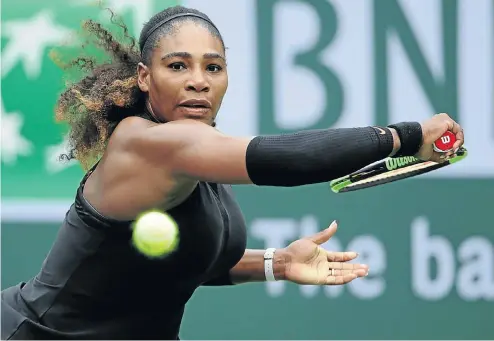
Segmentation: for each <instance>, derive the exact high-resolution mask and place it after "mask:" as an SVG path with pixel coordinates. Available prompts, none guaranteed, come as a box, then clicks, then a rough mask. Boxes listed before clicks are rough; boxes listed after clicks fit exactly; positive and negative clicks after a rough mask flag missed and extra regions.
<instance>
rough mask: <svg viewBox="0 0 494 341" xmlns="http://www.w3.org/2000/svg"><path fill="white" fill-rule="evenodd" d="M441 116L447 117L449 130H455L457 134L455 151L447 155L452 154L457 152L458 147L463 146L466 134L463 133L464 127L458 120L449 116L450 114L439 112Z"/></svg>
mask: <svg viewBox="0 0 494 341" xmlns="http://www.w3.org/2000/svg"><path fill="white" fill-rule="evenodd" d="M439 116H441V117H444V118H445V122H446V123H447V125H448V130H449V131H451V132H453V133H454V134H455V136H456V142H455V143H454V145H453V151H451V152H448V153H446V156H451V155H452V154H454V153H455V152H456V150H457V149H458V148H460V147H461V146H463V144H464V143H465V135H464V133H463V128H462V127H461V126H460V125H459V124H458V123H457V122H455V121H454V120H453V119H452V118H451V117H449V115H448V114H445V113H441V114H439Z"/></svg>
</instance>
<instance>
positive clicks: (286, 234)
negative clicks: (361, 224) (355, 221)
mask: <svg viewBox="0 0 494 341" xmlns="http://www.w3.org/2000/svg"><path fill="white" fill-rule="evenodd" d="M320 230H321V228H320V226H319V223H318V221H317V218H316V217H315V216H305V217H303V218H302V219H301V220H300V222H298V221H297V220H295V219H269V218H261V219H257V220H255V221H254V222H253V223H252V226H251V235H252V236H253V237H254V238H256V239H260V240H262V241H264V247H266V248H267V247H276V248H281V247H285V246H287V245H288V244H289V243H290V242H292V241H293V240H295V239H296V238H303V237H307V236H310V235H313V234H315V233H317V232H318V231H320ZM322 247H324V248H325V249H326V250H331V251H342V250H343V249H342V247H341V243H340V241H339V239H338V238H337V237H336V236H334V237H332V238H331V239H330V240H329V241H328V242H326V243H324V244H323V245H322ZM345 250H358V252H360V253H361V255H360V257H359V262H362V263H366V264H369V266H370V267H371V268H372V269H373V270H374V271H373V273H372V275H369V276H368V277H366V278H360V279H359V280H358V282H359V283H357V281H354V282H352V283H350V284H349V285H347V286H346V287H348V291H349V293H350V294H351V295H353V296H355V297H357V298H359V299H375V298H377V297H379V296H381V295H382V294H383V293H384V290H385V280H384V278H383V277H382V274H383V273H384V271H385V269H386V250H385V248H384V245H383V244H382V242H381V241H379V240H378V239H377V238H376V237H374V236H370V235H363V236H355V237H354V238H353V239H352V240H351V241H350V243H349V244H348V247H347V248H346V249H345ZM352 262H353V261H352ZM265 286H266V291H267V293H268V295H269V296H271V297H278V296H281V295H283V294H284V292H285V283H284V282H270V283H265ZM321 288H322V287H321V286H313V285H304V286H300V287H299V290H300V294H301V295H302V296H303V297H306V298H312V297H315V296H317V295H318V294H319V293H320V292H321ZM344 288H345V286H326V287H324V293H325V294H326V296H327V297H338V296H340V295H342V294H343V292H344Z"/></svg>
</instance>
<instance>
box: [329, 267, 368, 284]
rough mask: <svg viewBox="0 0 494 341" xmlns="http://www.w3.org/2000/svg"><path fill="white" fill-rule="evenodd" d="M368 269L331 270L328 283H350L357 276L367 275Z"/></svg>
mask: <svg viewBox="0 0 494 341" xmlns="http://www.w3.org/2000/svg"><path fill="white" fill-rule="evenodd" d="M368 273H369V272H368V270H366V269H357V270H334V271H330V275H329V276H328V277H327V278H326V284H327V285H341V284H346V283H350V282H351V281H353V280H354V279H356V278H359V277H364V276H367V274H368Z"/></svg>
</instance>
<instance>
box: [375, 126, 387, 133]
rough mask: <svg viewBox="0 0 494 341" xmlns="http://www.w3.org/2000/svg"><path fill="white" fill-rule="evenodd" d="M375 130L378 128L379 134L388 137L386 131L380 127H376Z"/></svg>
mask: <svg viewBox="0 0 494 341" xmlns="http://www.w3.org/2000/svg"><path fill="white" fill-rule="evenodd" d="M374 128H376V129H377V130H379V134H381V135H386V131H385V130H384V129H382V128H378V127H374Z"/></svg>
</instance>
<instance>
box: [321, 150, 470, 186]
mask: <svg viewBox="0 0 494 341" xmlns="http://www.w3.org/2000/svg"><path fill="white" fill-rule="evenodd" d="M467 155H468V151H467V149H466V148H464V147H461V148H460V149H458V151H457V152H456V153H455V154H454V155H453V156H451V157H450V158H449V159H448V160H446V161H444V162H442V163H437V162H433V161H422V160H419V159H417V158H415V157H398V158H386V159H384V160H382V161H379V162H377V163H374V164H371V165H369V166H367V167H364V168H362V169H360V170H358V171H356V172H354V173H352V174H349V175H346V176H344V177H341V178H338V179H334V180H333V181H331V182H330V187H331V190H332V191H333V192H334V193H345V192H352V191H357V190H361V189H365V188H370V187H375V186H379V185H383V184H387V183H391V182H394V181H398V180H403V179H407V178H411V177H415V176H418V175H422V174H425V173H429V172H431V171H434V170H437V169H440V168H444V167H447V166H449V165H452V164H454V163H456V162H459V161H461V160H463V159H464V158H465V157H467Z"/></svg>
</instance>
